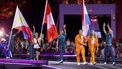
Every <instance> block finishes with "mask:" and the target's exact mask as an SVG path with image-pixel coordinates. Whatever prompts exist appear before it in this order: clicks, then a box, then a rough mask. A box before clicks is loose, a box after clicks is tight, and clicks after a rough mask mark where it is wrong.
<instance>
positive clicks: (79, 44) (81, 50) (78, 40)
mask: <svg viewBox="0 0 122 69" xmlns="http://www.w3.org/2000/svg"><path fill="white" fill-rule="evenodd" d="M75 45H76V60H77V65H80V54H81V55H82V60H83V64H87V62H86V57H85V47H84V46H85V37H84V36H83V34H82V30H81V29H80V30H79V34H77V35H76V37H75Z"/></svg>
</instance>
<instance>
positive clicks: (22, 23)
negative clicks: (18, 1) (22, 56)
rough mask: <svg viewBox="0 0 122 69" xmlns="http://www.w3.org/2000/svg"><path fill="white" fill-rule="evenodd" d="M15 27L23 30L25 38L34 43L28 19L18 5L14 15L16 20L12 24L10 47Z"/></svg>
mask: <svg viewBox="0 0 122 69" xmlns="http://www.w3.org/2000/svg"><path fill="white" fill-rule="evenodd" d="M13 29H17V30H20V31H22V33H23V36H24V39H26V40H28V41H29V42H30V43H32V32H31V29H30V27H29V25H28V24H27V22H26V20H25V19H24V16H23V15H22V13H21V11H20V10H19V8H18V6H17V7H16V12H15V16H14V22H13V25H12V29H11V33H10V37H9V43H8V48H9V46H10V41H11V37H12V31H13Z"/></svg>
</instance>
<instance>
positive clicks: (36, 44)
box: [33, 32, 40, 60]
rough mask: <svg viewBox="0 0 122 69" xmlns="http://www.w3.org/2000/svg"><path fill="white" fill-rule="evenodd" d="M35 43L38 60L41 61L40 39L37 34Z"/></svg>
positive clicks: (34, 39)
mask: <svg viewBox="0 0 122 69" xmlns="http://www.w3.org/2000/svg"><path fill="white" fill-rule="evenodd" d="M33 43H34V49H35V50H36V60H39V55H40V46H39V37H38V33H37V32H36V33H35V35H34V38H33Z"/></svg>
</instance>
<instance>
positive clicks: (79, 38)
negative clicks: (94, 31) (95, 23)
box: [75, 34, 85, 49]
mask: <svg viewBox="0 0 122 69" xmlns="http://www.w3.org/2000/svg"><path fill="white" fill-rule="evenodd" d="M84 44H85V43H84V36H83V35H79V34H77V35H76V37H75V45H76V48H77V49H78V48H79V47H81V46H82V45H84Z"/></svg>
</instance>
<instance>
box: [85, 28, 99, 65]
mask: <svg viewBox="0 0 122 69" xmlns="http://www.w3.org/2000/svg"><path fill="white" fill-rule="evenodd" d="M87 41H88V46H89V51H90V55H91V56H90V65H93V64H96V62H95V52H96V49H97V47H98V38H97V36H96V35H95V32H94V30H92V31H91V33H90V35H89V36H88V37H87Z"/></svg>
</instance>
